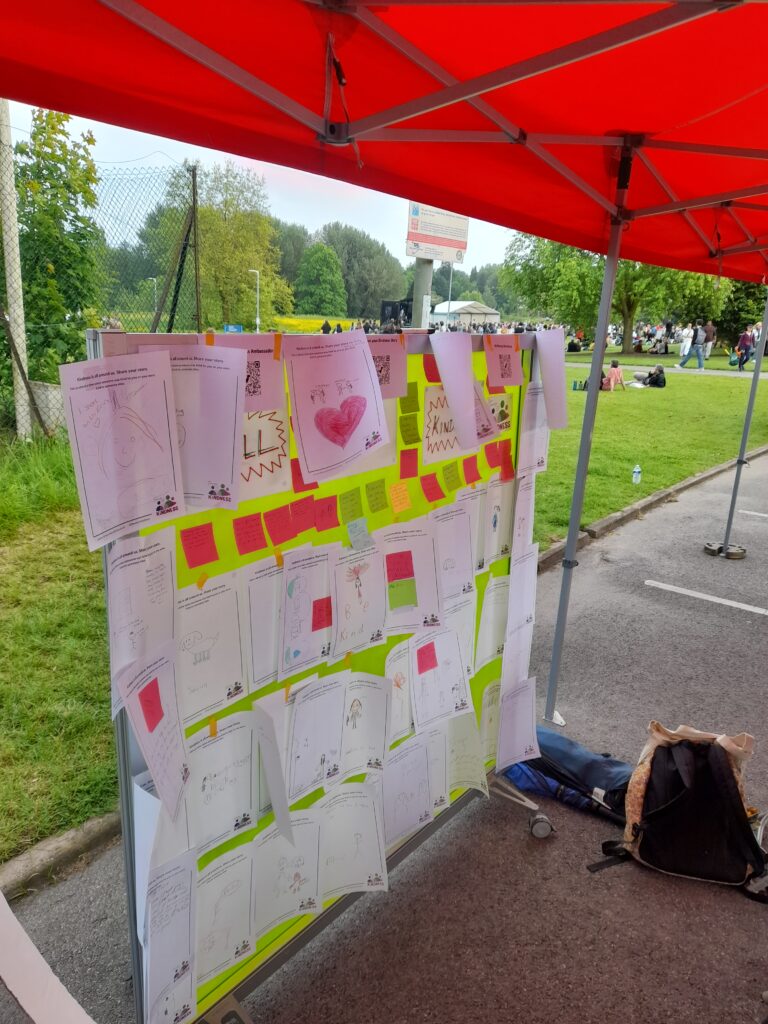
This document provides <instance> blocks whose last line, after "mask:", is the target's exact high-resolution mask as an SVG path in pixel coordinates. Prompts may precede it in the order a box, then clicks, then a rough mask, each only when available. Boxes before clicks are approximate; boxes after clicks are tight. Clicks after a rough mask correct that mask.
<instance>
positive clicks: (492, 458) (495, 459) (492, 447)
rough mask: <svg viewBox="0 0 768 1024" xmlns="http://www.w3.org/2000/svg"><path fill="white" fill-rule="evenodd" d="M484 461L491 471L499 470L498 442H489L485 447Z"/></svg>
mask: <svg viewBox="0 0 768 1024" xmlns="http://www.w3.org/2000/svg"><path fill="white" fill-rule="evenodd" d="M485 461H486V462H487V463H488V465H489V467H490V468H491V469H498V468H499V442H498V441H489V442H488V444H487V445H486V446H485Z"/></svg>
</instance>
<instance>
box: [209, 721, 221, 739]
mask: <svg viewBox="0 0 768 1024" xmlns="http://www.w3.org/2000/svg"><path fill="white" fill-rule="evenodd" d="M208 732H209V733H210V735H211V736H218V734H219V723H218V722H217V721H216V719H215V718H211V719H209V721H208Z"/></svg>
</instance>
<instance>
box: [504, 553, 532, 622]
mask: <svg viewBox="0 0 768 1024" xmlns="http://www.w3.org/2000/svg"><path fill="white" fill-rule="evenodd" d="M538 571H539V545H538V544H531V545H530V547H529V548H528V549H527V550H525V551H524V552H521V553H520V554H519V555H518V556H517V557H516V558H515V559H513V561H512V564H511V566H510V574H509V581H510V582H509V612H508V615H507V625H506V635H507V636H511V635H512V634H513V633H515V632H517V630H519V629H521V628H522V627H523V626H530V625H532V623H533V622H535V620H536V583H537V580H538Z"/></svg>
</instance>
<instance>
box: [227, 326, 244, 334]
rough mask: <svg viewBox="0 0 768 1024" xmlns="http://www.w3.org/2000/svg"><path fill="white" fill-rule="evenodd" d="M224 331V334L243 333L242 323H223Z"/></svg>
mask: <svg viewBox="0 0 768 1024" xmlns="http://www.w3.org/2000/svg"><path fill="white" fill-rule="evenodd" d="M224 333H225V334H242V333H243V325H242V324H224Z"/></svg>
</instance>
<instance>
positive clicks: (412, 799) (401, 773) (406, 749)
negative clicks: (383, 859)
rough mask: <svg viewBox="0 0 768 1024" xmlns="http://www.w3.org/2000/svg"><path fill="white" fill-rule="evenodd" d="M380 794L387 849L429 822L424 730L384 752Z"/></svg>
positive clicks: (430, 810) (427, 762)
mask: <svg viewBox="0 0 768 1024" xmlns="http://www.w3.org/2000/svg"><path fill="white" fill-rule="evenodd" d="M382 794H383V800H384V841H385V843H386V846H387V849H390V848H391V847H392V846H394V844H395V843H397V842H398V841H399V840H401V839H404V838H405V837H406V836H409V835H411V833H413V832H416V831H417V830H418V829H420V828H421V827H422V826H423V825H426V824H427V822H429V821H432V818H433V817H434V813H433V810H432V796H431V793H430V789H429V739H428V736H427V735H426V734H425V733H422V734H421V735H419V736H412V737H411V738H410V739H409V740H406V741H405V742H404V743H401V744H400V746H399V747H396V748H395V749H394V750H392V751H390V753H389V754H388V755H387V760H386V762H385V764H384V778H383V780H382Z"/></svg>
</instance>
